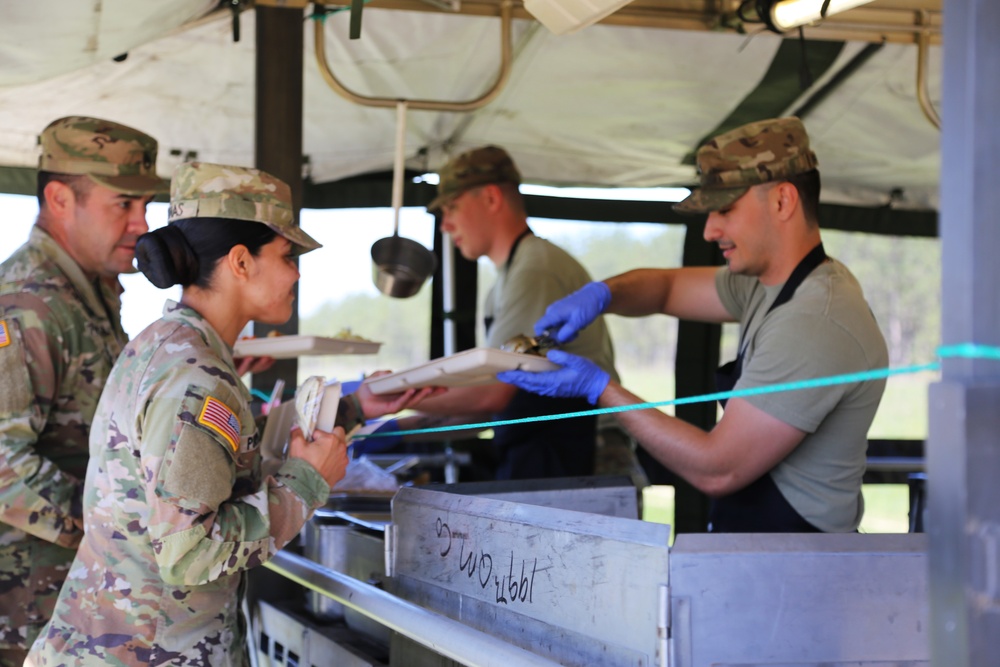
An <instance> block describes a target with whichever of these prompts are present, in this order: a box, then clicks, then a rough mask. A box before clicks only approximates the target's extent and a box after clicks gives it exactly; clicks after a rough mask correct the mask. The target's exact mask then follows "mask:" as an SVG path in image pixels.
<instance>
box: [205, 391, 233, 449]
mask: <svg viewBox="0 0 1000 667" xmlns="http://www.w3.org/2000/svg"><path fill="white" fill-rule="evenodd" d="M198 423H199V424H202V425H204V426H207V427H208V428H210V429H212V430H213V431H215V432H216V433H218V434H219V435H221V436H222V437H223V438H225V439H226V442H228V443H229V446H230V447H232V448H233V451H234V452H235V451H236V450H237V449H239V448H240V420H239V419H237V418H236V415H234V414H233V411H232V410H230V409H229V408H227V407H226V404H225V403H223V402H222V401H220V400H217V399H214V398H212V397H211V396H209V397H208V398H206V399H205V405H203V406H202V408H201V414H200V415H198Z"/></svg>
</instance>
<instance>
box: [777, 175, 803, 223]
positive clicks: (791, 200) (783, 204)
mask: <svg viewBox="0 0 1000 667" xmlns="http://www.w3.org/2000/svg"><path fill="white" fill-rule="evenodd" d="M771 195H772V196H773V200H774V204H775V207H776V211H777V213H778V216H779V217H781V218H788V217H789V216H790V215H791V214H792V213H794V212H795V211H796V210H798V208H799V207H800V206H799V205H800V202H799V191H798V189H797V188H796V187H795V186H794V185H792V184H791V183H789V182H788V181H781V182H780V183H778V184H777V185H775V186H774V188H772V189H771Z"/></svg>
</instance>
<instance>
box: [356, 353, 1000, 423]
mask: <svg viewBox="0 0 1000 667" xmlns="http://www.w3.org/2000/svg"><path fill="white" fill-rule="evenodd" d="M937 356H938V357H941V358H953V357H962V358H967V359H990V360H995V361H1000V347H994V346H990V345H979V344H977V343H962V344H959V345H949V346H945V347H939V348H938V349H937ZM939 370H941V362H940V361H933V362H931V363H929V364H918V365H914V366H900V367H898V368H877V369H874V370H870V371H862V372H860V373H845V374H843V375H830V376H827V377H821V378H812V379H810V380H798V381H796V382H785V383H781V384H775V385H769V386H766V387H751V388H750V389H736V390H733V391H719V392H715V393H713V394H703V395H701V396H689V397H686V398H674V399H670V400H667V401H654V402H648V403H636V404H634V405H619V406H615V407H610V408H594V409H593V410H581V411H579V412H565V413H561V414H556V415H541V416H538V417H524V418H522V419H501V420H498V421H489V422H479V423H478V424H458V425H454V426H436V427H434V428H416V429H410V430H407V431H393V432H392V433H367V434H358V435H356V436H354V438H353V439H354V440H363V439H369V438H388V437H393V438H395V437H399V436H402V435H417V434H424V433H444V432H447V431H464V430H469V429H486V428H493V427H495V426H509V425H511V424H527V423H530V422H543V421H555V420H557V419H572V418H574V417H589V416H592V415H604V414H613V413H617V412H630V411H632V410H648V409H650V408H660V407H665V406H668V405H690V404H692V403H708V402H711V401H717V400H719V399H722V398H726V399H729V398H742V397H744V396H759V395H761V394H777V393H779V392H783V391H798V390H802V389H813V388H815V387H830V386H833V385H838V384H851V383H854V382H868V381H869V380H883V379H885V378H888V377H892V376H894V375H908V374H912V373H922V372H925V371H939Z"/></svg>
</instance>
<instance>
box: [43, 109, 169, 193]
mask: <svg viewBox="0 0 1000 667" xmlns="http://www.w3.org/2000/svg"><path fill="white" fill-rule="evenodd" d="M38 145H39V146H40V147H41V155H40V156H39V159H38V168H39V169H40V170H41V171H49V172H53V173H57V174H73V175H79V176H88V177H90V179H91V180H93V181H94V182H95V183H97V184H98V185H101V186H104V187H106V188H110V189H111V190H114V191H115V192H121V193H124V194H128V195H151V194H156V193H159V192H167V191H168V190H169V189H170V184H169V183H168V182H167V181H166V180H165V179H162V178H160V177H159V176H157V175H156V139H153V137H151V136H149V135H148V134H144V133H143V132H140V131H139V130H136V129H133V128H131V127H128V126H126V125H122V124H120V123H113V122H111V121H109V120H101V119H100V118H89V117H87V116H67V117H66V118H60V119H58V120H54V121H52V122H51V123H50V124H49V126H48V127H46V128H45V129H44V130H42V133H41V134H40V135H38Z"/></svg>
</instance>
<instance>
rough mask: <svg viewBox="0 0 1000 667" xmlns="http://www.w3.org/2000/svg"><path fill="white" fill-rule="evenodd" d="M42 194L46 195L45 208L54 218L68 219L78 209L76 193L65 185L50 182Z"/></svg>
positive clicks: (58, 182)
mask: <svg viewBox="0 0 1000 667" xmlns="http://www.w3.org/2000/svg"><path fill="white" fill-rule="evenodd" d="M42 192H43V193H44V195H45V208H46V209H48V210H49V212H50V213H51V214H52V215H54V216H58V217H60V218H63V217H66V215H67V214H68V213H69V212H70V211H72V210H73V209H74V208H75V207H76V193H74V192H73V188H71V187H70V186H68V185H66V184H65V183H62V182H60V181H55V180H53V181H49V182H48V183H46V184H45V190H43V191H42Z"/></svg>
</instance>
